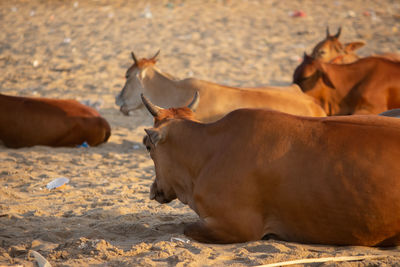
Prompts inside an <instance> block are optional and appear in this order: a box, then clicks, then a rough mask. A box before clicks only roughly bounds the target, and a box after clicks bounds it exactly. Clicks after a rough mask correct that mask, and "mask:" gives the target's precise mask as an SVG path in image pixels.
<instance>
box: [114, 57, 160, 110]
mask: <svg viewBox="0 0 400 267" xmlns="http://www.w3.org/2000/svg"><path fill="white" fill-rule="evenodd" d="M159 53H160V51H158V52H157V53H156V54H155V55H154V56H153V57H152V58H149V59H146V58H142V59H140V60H138V59H137V58H136V56H135V54H134V53H133V52H131V56H132V59H133V64H132V66H130V67H129V68H128V70H127V71H126V74H125V78H126V81H125V85H124V87H123V88H122V90H121V92H120V93H119V94H118V95H117V96H116V98H115V104H116V105H117V106H119V107H120V111H121V112H122V113H123V114H124V115H129V113H130V111H133V110H135V109H138V108H140V107H141V105H142V101H141V99H140V94H142V93H143V92H144V87H143V82H142V81H143V79H144V77H145V73H146V69H147V68H148V67H149V66H154V65H155V64H156V61H157V56H158V54H159Z"/></svg>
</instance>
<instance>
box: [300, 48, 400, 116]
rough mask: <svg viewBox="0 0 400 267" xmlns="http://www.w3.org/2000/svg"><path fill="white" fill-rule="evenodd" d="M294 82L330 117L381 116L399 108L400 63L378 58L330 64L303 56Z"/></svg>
mask: <svg viewBox="0 0 400 267" xmlns="http://www.w3.org/2000/svg"><path fill="white" fill-rule="evenodd" d="M293 83H296V84H298V85H299V86H300V87H301V89H302V90H303V91H304V92H305V93H306V94H308V95H310V96H312V97H314V98H315V99H317V101H318V102H319V103H320V105H321V106H322V107H323V108H324V110H325V112H326V113H327V114H328V115H349V114H379V113H381V112H383V111H385V110H388V109H394V108H400V62H396V61H391V60H387V59H384V58H378V57H367V58H362V59H360V60H358V61H356V62H354V63H350V64H343V65H339V64H330V63H323V62H320V61H319V60H315V59H313V58H312V57H310V56H307V55H306V54H304V59H303V62H302V63H301V64H300V65H299V66H298V67H297V68H296V70H295V72H294V75H293Z"/></svg>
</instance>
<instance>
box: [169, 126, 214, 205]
mask: <svg viewBox="0 0 400 267" xmlns="http://www.w3.org/2000/svg"><path fill="white" fill-rule="evenodd" d="M205 126H206V125H205V124H202V123H197V122H193V121H188V120H176V121H173V122H172V123H170V124H169V125H168V128H169V129H168V134H167V136H168V140H166V141H165V143H164V144H165V145H164V144H163V149H165V151H167V155H168V158H169V159H171V160H172V161H173V163H172V164H174V166H176V167H174V168H173V169H174V170H175V171H176V172H177V173H174V175H173V176H172V177H173V179H174V181H173V185H174V190H175V193H176V195H177V197H178V199H179V200H180V201H182V202H183V203H187V204H189V205H190V206H191V208H194V207H192V204H193V202H192V201H193V191H194V188H195V186H196V182H197V181H198V177H199V175H200V173H201V170H202V168H203V166H205V165H206V162H207V160H210V159H211V156H212V155H213V149H214V147H213V146H212V145H210V144H211V143H212V141H213V140H212V136H209V138H207V142H206V143H205V142H203V140H204V135H205V133H204V127H205ZM175 164H176V165H175Z"/></svg>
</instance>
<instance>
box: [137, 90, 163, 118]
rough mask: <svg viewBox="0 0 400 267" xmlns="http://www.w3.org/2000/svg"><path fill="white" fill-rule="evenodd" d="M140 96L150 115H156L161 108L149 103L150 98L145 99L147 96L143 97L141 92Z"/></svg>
mask: <svg viewBox="0 0 400 267" xmlns="http://www.w3.org/2000/svg"><path fill="white" fill-rule="evenodd" d="M140 97H141V98H142V102H143V104H144V106H145V107H146V108H147V110H148V111H149V112H150V113H151V115H153V117H157V116H158V113H159V112H160V111H161V110H162V108H160V107H159V106H157V105H154V104H153V103H151V102H150V100H149V99H147V97H145V96H144V95H143V94H140Z"/></svg>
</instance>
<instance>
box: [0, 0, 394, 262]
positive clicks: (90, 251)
mask: <svg viewBox="0 0 400 267" xmlns="http://www.w3.org/2000/svg"><path fill="white" fill-rule="evenodd" d="M298 10H302V11H304V13H305V14H306V16H305V17H293V16H291V14H292V13H293V12H294V11H298ZM0 25H1V30H0V73H1V74H0V92H1V93H6V94H11V95H21V96H43V97H52V98H73V99H77V100H79V101H85V100H86V101H89V102H91V103H94V102H96V101H97V102H98V104H100V109H99V110H100V113H101V114H102V115H103V116H104V117H105V118H106V119H107V120H108V121H109V123H110V125H111V126H112V136H111V138H110V140H109V142H108V143H106V144H103V145H100V146H98V147H90V148H50V147H44V146H37V147H32V148H22V149H8V148H6V147H4V146H0V266H2V265H5V266H18V265H21V266H36V262H35V260H34V258H33V256H32V255H30V254H29V250H35V251H37V252H39V253H40V254H41V255H43V256H44V257H45V258H46V259H47V260H48V261H49V262H50V263H51V265H52V266H255V265H261V264H267V263H274V262H279V261H286V260H294V259H301V258H315V257H331V256H349V255H385V257H382V258H377V259H368V260H363V261H357V262H346V263H332V262H328V263H323V264H316V265H313V266H393V265H397V266H400V249H399V248H397V247H395V248H389V249H380V248H368V247H335V246H323V245H304V244H297V243H290V242H282V241H274V240H268V241H257V242H249V243H244V244H233V245H207V244H201V243H198V242H195V241H193V240H188V238H187V237H185V236H184V235H183V227H184V225H185V223H189V222H193V221H195V220H196V218H197V215H196V214H195V213H194V212H193V211H192V210H190V209H189V208H188V207H186V206H184V205H183V204H181V203H180V202H178V201H173V202H171V203H170V204H167V205H160V204H158V203H157V202H155V201H151V200H150V199H149V190H150V185H151V183H152V181H153V179H154V167H153V162H152V161H151V159H150V157H149V156H148V154H147V151H146V149H145V148H144V147H143V145H142V144H141V141H142V137H143V135H144V131H143V129H144V128H145V127H148V126H149V125H151V117H150V116H149V115H148V114H147V113H146V112H145V111H143V110H138V111H135V112H134V113H133V115H132V116H129V117H128V116H124V115H122V114H121V113H120V112H119V109H118V107H117V106H116V105H115V103H114V101H115V96H116V95H117V94H118V93H119V91H120V90H121V89H122V87H123V85H124V82H125V78H124V77H125V72H126V70H127V68H128V67H129V66H130V65H131V63H132V59H131V57H130V51H131V50H134V51H135V53H136V55H137V57H150V56H152V55H153V54H154V53H155V52H156V51H157V50H158V49H161V53H160V56H159V62H158V63H157V66H158V67H159V68H160V69H161V70H163V71H165V72H168V73H170V74H172V75H174V76H177V77H179V78H185V77H191V76H192V77H196V78H201V79H205V80H209V81H214V82H218V83H223V84H227V85H232V86H259V85H287V84H290V82H291V79H292V73H293V71H294V69H295V67H296V66H297V65H298V64H299V62H300V60H301V58H302V55H303V52H304V51H307V52H311V49H312V47H313V46H314V45H315V44H316V43H317V42H318V41H320V40H321V39H323V38H324V37H325V28H326V26H327V25H329V26H330V28H331V32H336V29H337V27H339V26H342V28H343V30H342V36H341V40H342V41H343V42H349V41H354V40H364V41H366V46H365V47H363V48H362V49H360V51H359V54H361V55H368V54H372V53H378V52H399V50H400V2H399V1H398V0H379V1H378V0H376V1H372V0H367V1H365V0H352V1H344V0H332V1H321V0H320V1H318V0H315V1H307V0H304V1H300V0H297V1H289V0H287V1H280V0H265V1H261V0H260V1H252V0H248V1H242V0H237V1H233V0H231V1H229V0H225V1H200V0H199V1H195V0H188V1H183V0H181V1H173V0H171V1H162V0H160V1H157V0H153V1H141V0H138V1H130V0H99V1H95V0H91V1H89V0H87V1H61V0H1V1H0ZM2 127H4V126H2ZM57 177H67V178H69V179H70V182H69V183H68V184H67V185H65V186H64V187H62V188H60V189H55V190H51V191H50V190H48V189H46V184H47V183H48V182H50V181H52V180H53V179H55V178H57Z"/></svg>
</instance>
